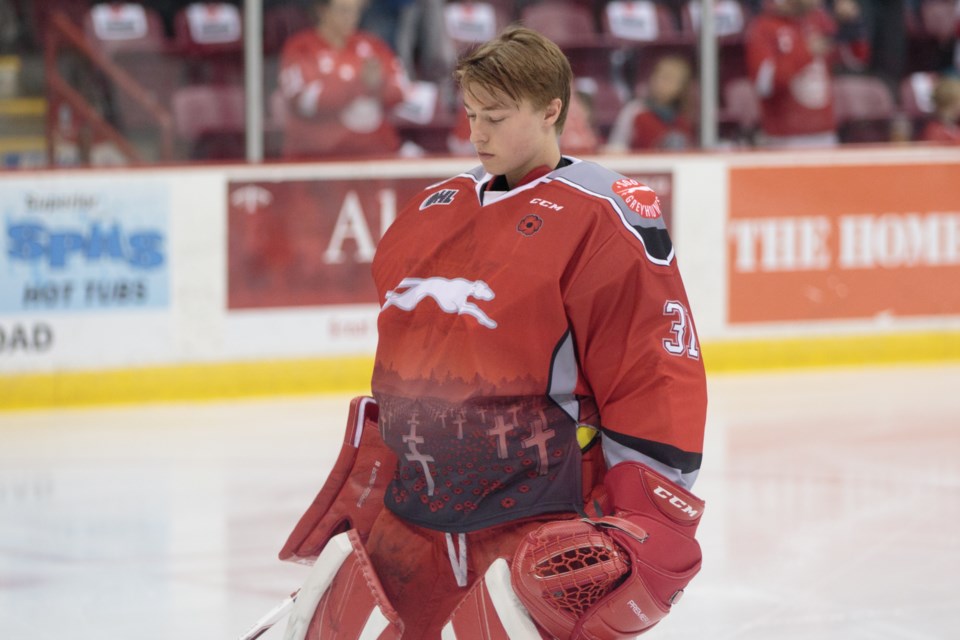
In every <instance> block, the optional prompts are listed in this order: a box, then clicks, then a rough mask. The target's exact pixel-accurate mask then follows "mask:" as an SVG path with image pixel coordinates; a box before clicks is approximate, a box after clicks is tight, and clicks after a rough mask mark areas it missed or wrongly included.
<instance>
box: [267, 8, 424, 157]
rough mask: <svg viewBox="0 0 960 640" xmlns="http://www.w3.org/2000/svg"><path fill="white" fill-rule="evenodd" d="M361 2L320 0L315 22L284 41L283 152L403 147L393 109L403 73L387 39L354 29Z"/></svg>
mask: <svg viewBox="0 0 960 640" xmlns="http://www.w3.org/2000/svg"><path fill="white" fill-rule="evenodd" d="M363 6H364V2H363V0H318V1H317V2H316V3H315V8H316V14H317V26H316V28H312V29H307V30H304V31H301V32H300V33H297V34H294V35H293V36H291V37H290V39H289V40H288V41H287V42H286V44H285V45H284V47H283V52H282V55H281V61H280V90H281V91H282V94H283V99H284V104H285V107H286V108H285V125H284V143H283V155H284V157H287V158H315V157H330V156H340V157H343V156H363V155H390V154H393V153H395V152H396V151H397V150H398V149H399V148H400V138H399V136H398V135H397V132H396V130H395V128H394V127H393V125H392V124H391V122H390V118H389V115H390V110H391V109H392V108H393V107H395V106H396V105H397V104H399V103H400V102H401V101H402V100H403V97H404V92H405V87H406V85H407V80H406V74H405V71H404V69H403V66H402V65H401V63H400V62H399V61H398V60H397V58H396V57H395V56H394V54H393V52H392V51H391V50H390V48H389V47H388V46H387V45H386V44H385V43H384V42H383V41H382V40H380V39H379V38H377V37H376V36H374V35H372V34H368V33H364V32H362V31H358V30H357V24H358V22H359V20H360V16H361V14H362V11H363Z"/></svg>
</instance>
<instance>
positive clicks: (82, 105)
mask: <svg viewBox="0 0 960 640" xmlns="http://www.w3.org/2000/svg"><path fill="white" fill-rule="evenodd" d="M45 44H46V49H45V57H44V65H45V73H46V83H47V100H48V102H49V105H50V108H48V109H47V122H46V131H47V163H48V164H49V165H50V166H54V162H55V158H54V151H55V149H54V147H55V140H54V137H55V136H54V134H55V131H56V129H57V126H58V117H59V114H58V113H57V111H58V110H57V109H55V108H54V106H55V105H58V104H60V103H61V102H62V103H65V104H67V105H69V107H70V108H71V109H72V110H73V112H74V114H76V116H77V117H78V119H79V121H80V123H82V125H84V126H87V127H89V129H90V130H91V132H92V133H93V134H95V135H97V136H98V137H99V138H101V139H103V140H106V141H108V142H110V143H112V144H113V145H115V146H116V148H117V149H118V150H119V151H120V153H122V154H123V155H124V157H125V158H126V159H127V160H128V161H130V162H132V163H142V162H143V161H144V160H143V157H142V156H141V154H140V152H139V151H138V150H137V148H136V147H135V146H134V145H133V144H131V143H130V141H129V140H127V139H126V138H125V137H124V136H123V134H121V133H120V132H119V131H117V129H116V128H115V127H114V126H113V125H111V124H110V123H109V122H107V121H106V120H105V119H104V118H103V116H102V115H100V113H98V112H97V110H96V109H95V108H94V107H93V105H91V104H90V101H89V100H87V99H86V98H85V97H84V96H83V95H82V94H81V93H80V92H79V91H77V90H76V89H75V88H73V87H72V86H70V83H69V82H67V80H66V78H64V77H63V75H62V74H61V73H60V69H59V67H58V65H57V60H58V57H59V55H60V52H61V51H62V50H64V49H67V48H69V49H72V50H74V51H76V52H78V53H80V54H81V55H82V56H83V57H84V58H86V60H87V61H89V62H90V63H91V64H92V65H93V66H94V68H95V69H97V70H98V71H100V72H101V73H103V74H104V75H105V76H106V78H107V79H108V80H109V81H110V82H111V84H112V85H113V86H115V87H117V89H118V90H119V91H121V92H122V93H124V94H126V95H127V96H128V97H129V98H130V99H131V100H133V102H134V103H136V104H137V105H138V106H139V107H140V108H142V109H143V110H144V112H145V113H146V114H148V116H149V118H150V120H152V121H153V122H154V123H156V125H157V131H158V134H159V155H160V160H162V161H169V160H172V159H173V147H174V142H173V118H172V116H171V115H170V111H169V110H168V109H166V108H165V107H164V106H163V105H161V104H159V103H158V102H157V101H156V100H155V99H154V98H153V96H152V95H150V93H149V92H148V91H147V90H146V89H144V88H143V86H142V85H141V84H140V83H139V82H137V80H136V79H134V78H133V77H132V76H131V75H130V74H129V73H127V72H126V71H125V70H123V69H122V68H121V67H119V66H118V65H116V64H115V63H114V62H113V61H112V60H110V58H108V57H107V56H106V55H104V54H103V53H102V52H100V51H98V50H97V49H96V48H94V47H93V46H91V45H90V43H89V42H87V40H86V38H85V37H84V35H83V32H82V31H81V30H80V29H79V28H78V27H77V26H76V25H75V24H74V23H73V22H71V21H70V18H68V17H67V16H66V15H65V14H63V13H60V12H57V13H55V14H54V15H53V18H52V19H51V20H50V23H49V27H48V29H47V35H46V43H45ZM81 138H82V136H81ZM81 148H83V145H81ZM88 152H89V149H85V150H83V151H82V153H84V154H87V153H88ZM82 160H83V161H84V162H85V163H88V162H89V158H87V157H84V158H82Z"/></svg>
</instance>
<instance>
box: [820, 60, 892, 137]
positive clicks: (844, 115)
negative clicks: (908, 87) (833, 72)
mask: <svg viewBox="0 0 960 640" xmlns="http://www.w3.org/2000/svg"><path fill="white" fill-rule="evenodd" d="M833 108H834V118H835V121H836V124H837V135H838V136H839V138H840V141H841V142H888V141H889V140H890V123H891V120H892V119H893V117H894V114H895V112H896V107H895V105H894V101H893V96H892V95H891V93H890V90H889V89H888V88H887V85H886V83H884V82H883V81H882V80H880V79H879V78H877V77H875V76H868V75H848V76H847V75H845V76H837V77H835V78H833Z"/></svg>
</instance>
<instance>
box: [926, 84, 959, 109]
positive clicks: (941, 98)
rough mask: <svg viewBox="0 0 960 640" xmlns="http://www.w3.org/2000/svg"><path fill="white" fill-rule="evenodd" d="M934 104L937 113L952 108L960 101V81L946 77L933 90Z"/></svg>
mask: <svg viewBox="0 0 960 640" xmlns="http://www.w3.org/2000/svg"><path fill="white" fill-rule="evenodd" d="M932 98H933V104H934V107H935V108H936V110H937V111H941V110H946V109H950V108H952V107H953V106H954V105H956V104H957V101H958V100H960V79H957V78H952V77H946V78H943V79H942V80H940V82H938V83H937V86H936V87H935V88H934V89H933V96H932Z"/></svg>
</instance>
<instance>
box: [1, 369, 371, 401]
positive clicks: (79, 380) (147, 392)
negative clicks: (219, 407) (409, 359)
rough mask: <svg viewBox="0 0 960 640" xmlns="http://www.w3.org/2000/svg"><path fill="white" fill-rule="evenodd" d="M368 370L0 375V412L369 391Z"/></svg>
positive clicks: (163, 371)
mask: <svg viewBox="0 0 960 640" xmlns="http://www.w3.org/2000/svg"><path fill="white" fill-rule="evenodd" d="M372 371H373V358H371V357H366V356H364V357H352V358H328V359H322V360H321V359H311V360H273V361H255V362H234V363H229V364H191V365H179V366H170V367H149V368H138V369H120V370H110V371H85V372H72V371H67V372H60V373H48V374H29V375H18V376H0V410H9V409H27V408H43V407H63V406H76V405H96V404H117V403H123V404H127V403H137V402H159V401H171V400H207V399H213V398H239V397H249V396H255V395H277V394H308V393H332V392H357V393H369V389H370V375H371V373H372Z"/></svg>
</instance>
